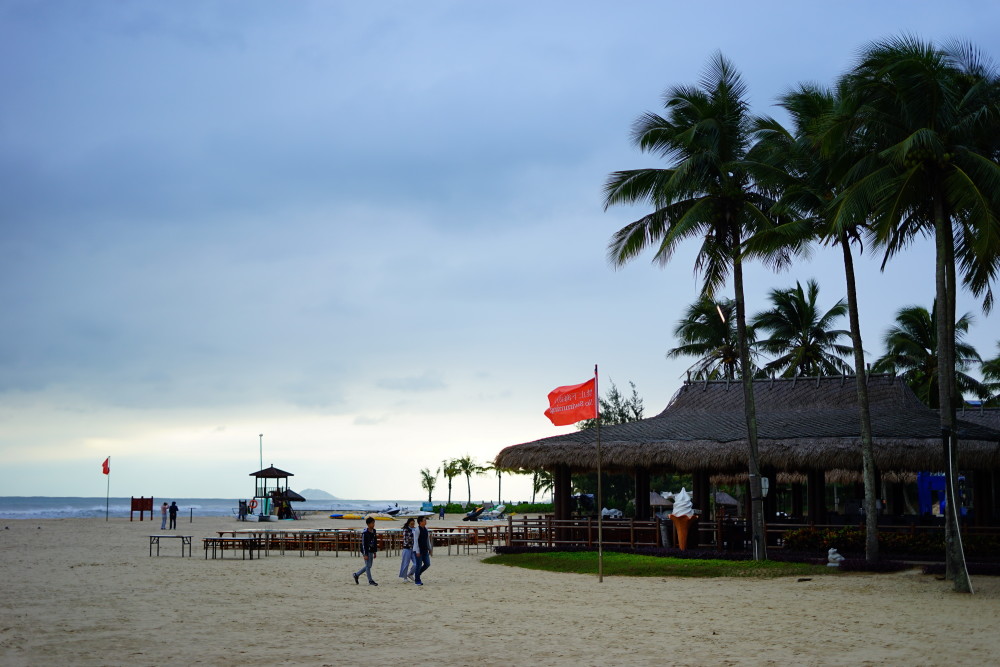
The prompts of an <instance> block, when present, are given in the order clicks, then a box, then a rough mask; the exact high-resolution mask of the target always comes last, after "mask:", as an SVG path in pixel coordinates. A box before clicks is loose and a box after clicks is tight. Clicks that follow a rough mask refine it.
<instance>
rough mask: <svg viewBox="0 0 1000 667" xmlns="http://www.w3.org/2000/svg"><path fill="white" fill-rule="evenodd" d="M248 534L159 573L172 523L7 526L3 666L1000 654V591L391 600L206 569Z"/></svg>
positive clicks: (830, 580) (787, 585)
mask: <svg viewBox="0 0 1000 667" xmlns="http://www.w3.org/2000/svg"><path fill="white" fill-rule="evenodd" d="M460 519H461V517H460V516H451V517H447V518H446V519H445V521H444V522H440V521H438V520H437V519H436V518H435V519H433V521H432V522H431V523H430V525H431V526H436V525H447V524H449V523H460ZM334 523H335V522H334V521H332V520H331V519H328V518H325V517H319V516H316V517H310V518H307V519H305V520H304V521H301V522H298V523H297V524H295V525H296V527H326V526H330V525H332V524H334ZM352 523H353V524H356V525H360V524H361V522H360V521H358V522H352ZM384 524H387V525H383V522H379V524H378V527H380V528H382V527H398V526H399V525H401V522H391V523H390V522H384ZM247 525H248V524H240V523H238V522H237V521H235V520H233V519H230V518H216V517H211V518H200V517H195V518H194V521H193V523H189V522H188V520H187V517H184V519H183V520H179V523H178V527H179V530H178V531H177V532H178V533H180V534H190V535H194V536H195V547H194V557H193V558H181V557H180V545H179V540H164V542H163V545H162V546H161V555H160V556H159V557H156V556H155V555H154V557H152V558H150V557H149V555H148V554H149V540H148V537H147V536H148V535H150V534H156V533H159V532H160V531H159V530H158V528H159V520H156V521H154V522H150V521H143V522H140V521H133V522H129V521H128V520H127V519H113V520H111V521H110V522H106V521H104V520H101V519H64V520H20V521H0V664H2V665H5V666H10V665H348V664H365V665H389V666H393V667H395V666H397V665H427V666H429V667H430V666H433V667H438V666H441V665H476V666H477V667H486V666H491V665H557V666H567V667H569V666H572V667H582V666H586V665H656V666H657V667H661V666H663V665H886V664H888V665H946V664H950V665H954V664H959V665H985V664H991V663H994V662H995V661H996V659H997V656H998V655H1000V632H998V631H997V620H998V619H1000V580H998V579H1000V578H995V577H975V578H974V579H973V583H974V585H975V586H976V588H977V594H976V595H974V596H968V595H960V594H956V593H953V592H952V591H951V585H950V583H949V582H945V581H940V580H937V579H935V578H934V577H930V576H924V575H920V574H914V573H904V574H891V575H856V574H839V575H836V576H829V577H825V576H821V577H814V578H813V579H812V581H804V582H799V581H797V580H796V578H794V577H792V578H780V579H772V580H742V579H662V578H654V579H649V578H626V577H605V579H604V582H603V583H599V582H598V580H597V577H595V576H585V575H572V574H553V573H547V572H535V571H531V570H522V569H519V568H508V567H502V566H495V565H486V564H483V563H481V562H480V560H481V559H482V558H483V557H484V555H485V552H483V554H481V555H479V556H476V555H464V554H463V555H452V556H447V555H444V550H443V549H441V548H439V549H438V552H437V554H436V556H435V558H434V560H433V565H432V567H431V569H430V570H428V571H427V573H426V574H425V575H424V580H425V583H426V585H425V586H423V587H422V588H420V587H416V586H414V585H412V584H403V583H401V582H400V580H399V579H398V578H397V576H396V575H397V574H398V571H399V557H398V556H389V557H383V558H379V560H378V561H377V562H376V565H375V569H374V574H375V578H376V580H377V581H378V582H379V584H380V586H378V587H374V586H366V585H363V584H364V581H363V580H362V585H360V586H357V585H355V584H354V580H353V579H352V577H351V572H352V571H354V570H355V569H357V568H358V567H359V565H360V564H361V559H360V558H357V557H351V556H348V555H347V554H341V555H340V556H339V557H335V556H334V555H333V554H332V553H323V554H321V555H320V556H314V555H311V554H310V555H306V556H305V557H300V556H299V555H298V554H297V553H296V554H286V555H284V556H276V555H272V556H270V557H267V558H262V559H259V560H258V559H254V560H253V561H250V560H245V561H244V560H241V559H240V558H239V556H238V555H237V556H236V557H235V558H234V557H233V556H232V554H228V555H227V557H226V558H225V559H224V560H212V559H208V560H205V558H204V552H203V550H202V548H201V540H200V538H202V537H210V536H211V537H214V536H215V535H216V532H215V531H217V530H231V529H234V528H239V527H246V526H247ZM271 525H272V526H274V525H275V524H271ZM281 525H282V526H284V525H287V524H284V523H283V524H281ZM336 525H350V524H348V522H336Z"/></svg>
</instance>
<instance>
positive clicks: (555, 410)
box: [545, 378, 597, 426]
mask: <svg viewBox="0 0 1000 667" xmlns="http://www.w3.org/2000/svg"><path fill="white" fill-rule="evenodd" d="M596 389H597V378H591V379H590V380H587V381H586V382H584V383H583V384H574V385H569V386H567V387H556V388H555V389H553V390H552V391H550V392H549V409H548V410H546V411H545V416H546V417H548V418H549V419H550V420H551V421H552V423H553V424H555V425H556V426H566V425H567V424H575V423H577V422H579V421H583V420H584V419H596V418H597V391H596Z"/></svg>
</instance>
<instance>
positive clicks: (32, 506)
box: [0, 496, 422, 519]
mask: <svg viewBox="0 0 1000 667" xmlns="http://www.w3.org/2000/svg"><path fill="white" fill-rule="evenodd" d="M164 501H166V502H168V503H169V502H176V503H177V506H178V507H180V508H181V511H180V515H181V516H183V517H188V516H190V517H195V516H233V517H235V516H236V510H237V507H238V504H239V501H238V499H235V498H155V499H154V502H153V506H154V510H153V511H154V515H155V517H154V518H158V517H159V514H158V512H159V506H160V504H161V503H163V502H164ZM421 502H422V501H420V500H342V499H340V498H338V499H336V500H330V499H327V500H317V501H308V500H307V501H305V502H301V503H298V502H297V503H294V504H293V505H292V508H293V509H295V510H311V511H318V512H324V511H334V510H359V511H378V510H382V509H385V508H386V507H388V506H390V505H393V506H395V505H399V507H408V508H412V509H420V503H421ZM131 506H132V503H131V498H114V497H112V498H77V497H60V498H57V497H50V496H0V519H91V518H98V517H99V518H102V519H103V518H105V516H107V517H108V518H121V517H128V516H129V509H130V507H131Z"/></svg>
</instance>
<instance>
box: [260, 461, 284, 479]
mask: <svg viewBox="0 0 1000 667" xmlns="http://www.w3.org/2000/svg"><path fill="white" fill-rule="evenodd" d="M250 476H251V477H256V478H258V479H260V478H266V479H281V478H284V477H295V475H293V474H292V473H290V472H285V471H284V470H279V469H278V468H275V467H274V464H273V463H272V464H271V467H270V468H264V469H263V470H258V471H257V472H252V473H250Z"/></svg>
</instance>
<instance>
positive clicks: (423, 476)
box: [420, 468, 441, 502]
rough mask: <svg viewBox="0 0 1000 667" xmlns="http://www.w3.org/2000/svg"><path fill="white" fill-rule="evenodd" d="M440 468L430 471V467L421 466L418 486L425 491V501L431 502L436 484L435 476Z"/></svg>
mask: <svg viewBox="0 0 1000 667" xmlns="http://www.w3.org/2000/svg"><path fill="white" fill-rule="evenodd" d="M440 472H441V469H440V468H438V469H437V470H436V471H434V472H431V469H430V468H423V469H422V470H421V471H420V486H421V487H423V488H424V489H425V490H426V491H427V502H432V499H431V496H432V495H433V494H434V487H435V486H437V476H438V474H440Z"/></svg>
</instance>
